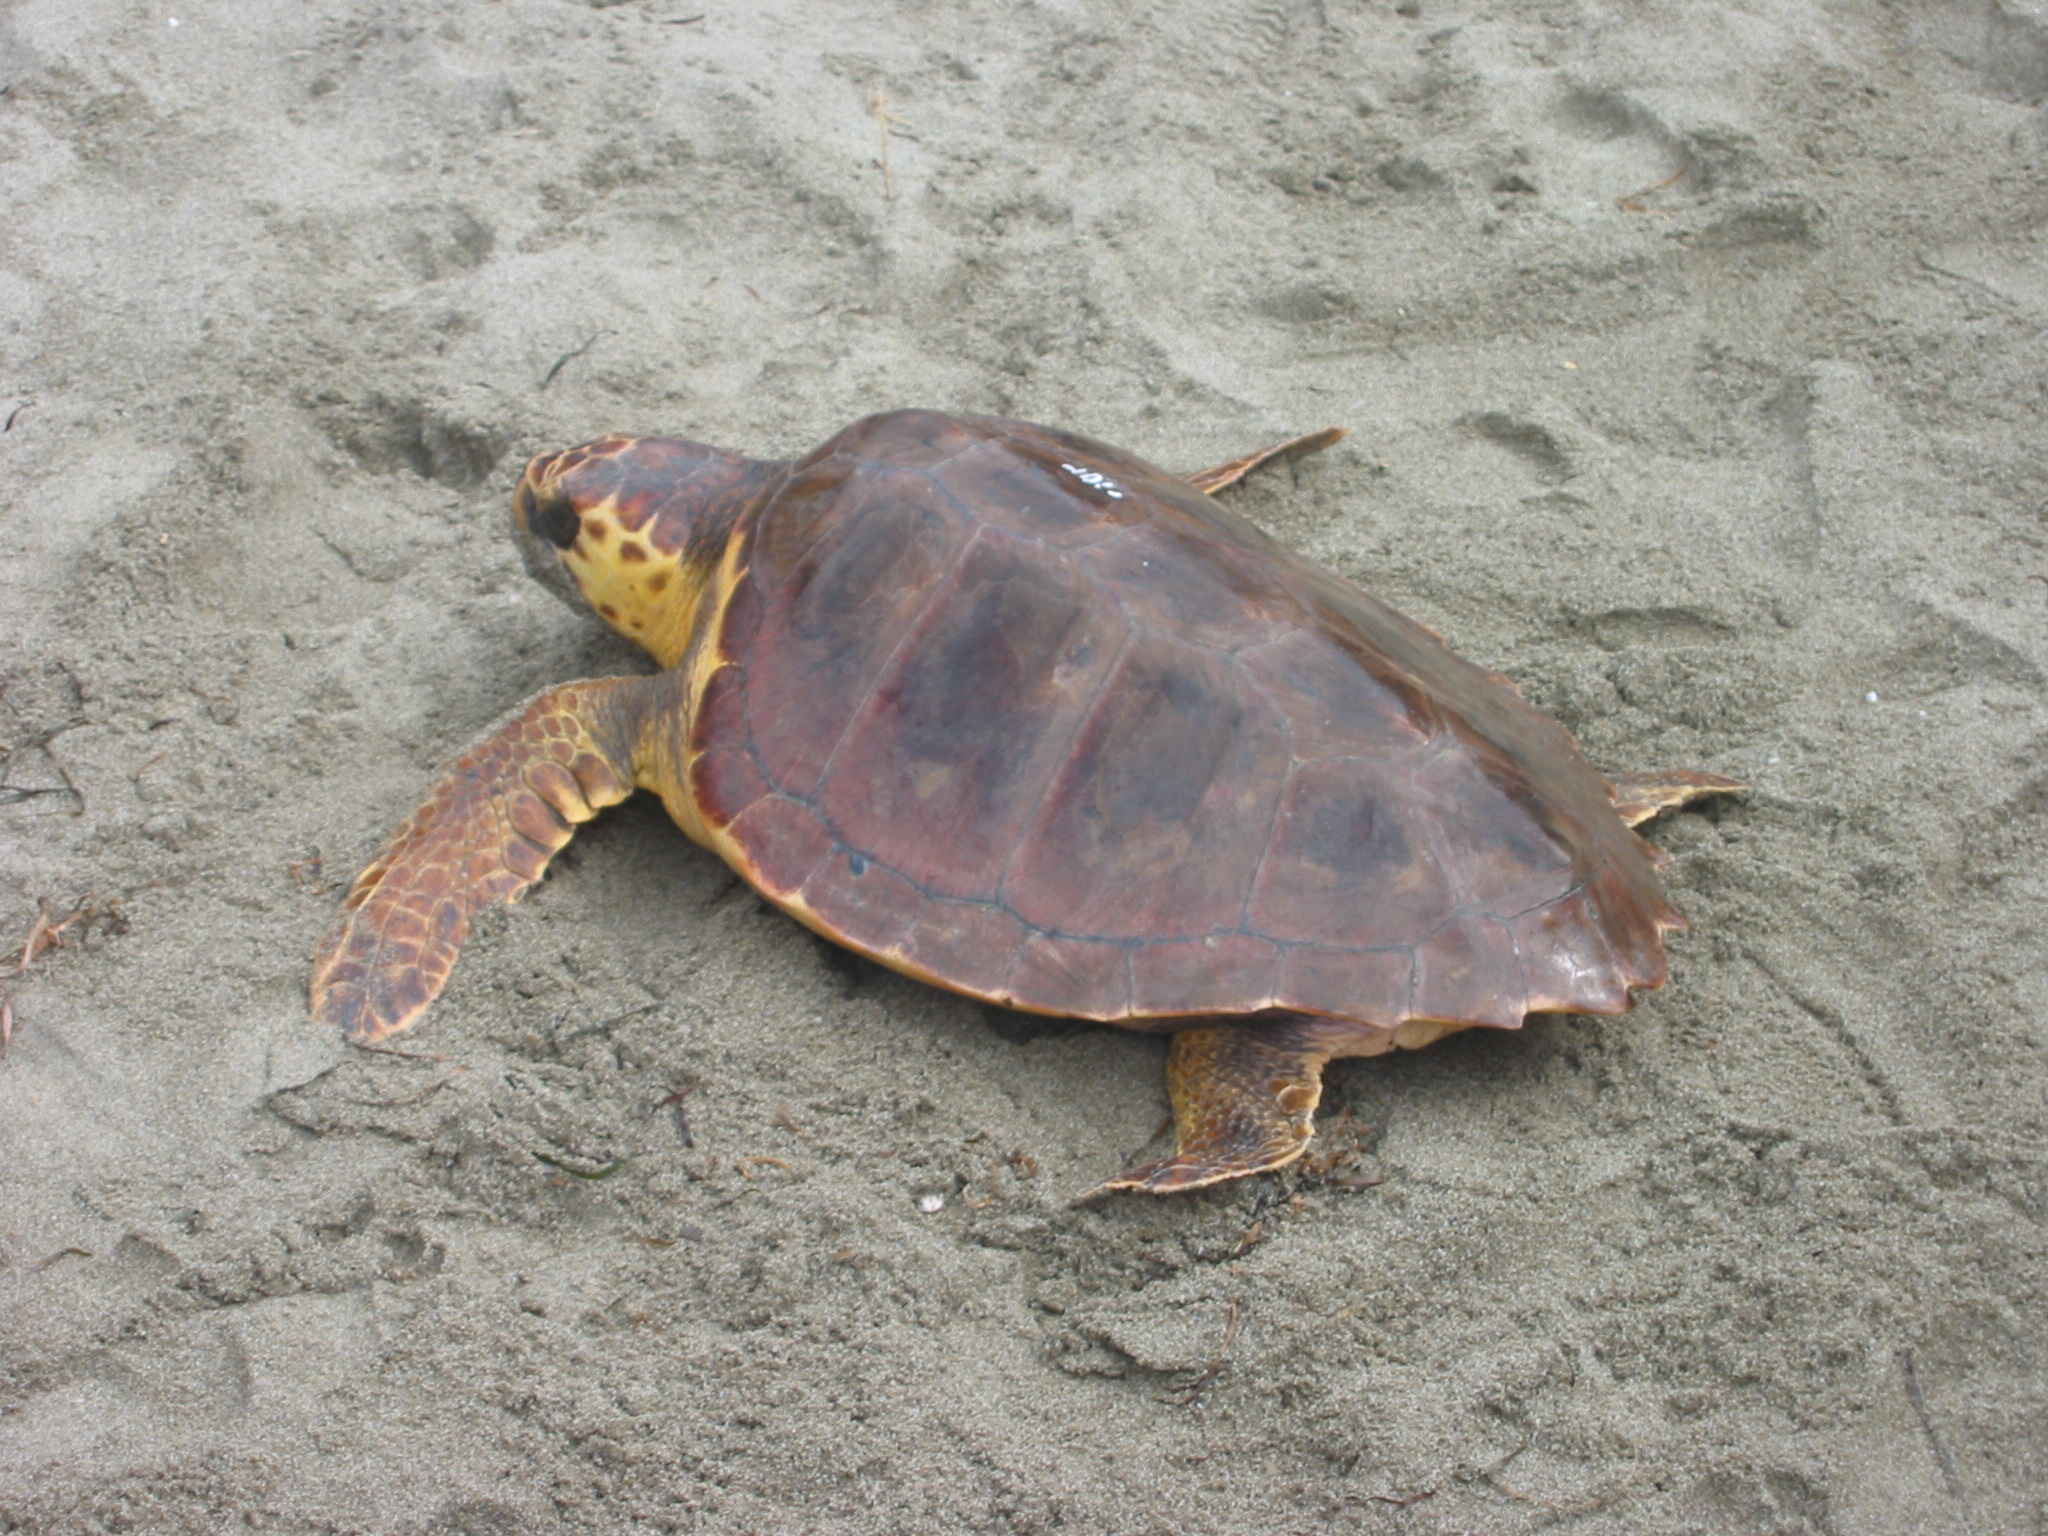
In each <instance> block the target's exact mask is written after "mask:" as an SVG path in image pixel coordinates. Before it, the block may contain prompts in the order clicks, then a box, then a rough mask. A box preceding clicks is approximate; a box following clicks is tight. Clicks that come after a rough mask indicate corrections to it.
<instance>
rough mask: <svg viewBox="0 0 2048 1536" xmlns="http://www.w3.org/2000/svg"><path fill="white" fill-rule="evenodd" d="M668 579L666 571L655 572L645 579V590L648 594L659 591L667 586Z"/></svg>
mask: <svg viewBox="0 0 2048 1536" xmlns="http://www.w3.org/2000/svg"><path fill="white" fill-rule="evenodd" d="M668 578H669V573H668V572H667V571H656V572H655V573H654V574H653V575H652V576H650V577H648V578H647V590H648V591H650V592H659V591H661V589H662V588H664V587H666V586H667V585H668Z"/></svg>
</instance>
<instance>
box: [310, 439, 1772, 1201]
mask: <svg viewBox="0 0 2048 1536" xmlns="http://www.w3.org/2000/svg"><path fill="white" fill-rule="evenodd" d="M1339 435H1341V434H1340V433H1338V432H1337V431H1335V430H1332V431H1328V432H1323V433H1317V434H1314V435H1313V436H1310V437H1306V438H1300V439H1297V440H1295V441H1294V442H1292V443H1288V444H1284V445H1282V446H1281V447H1279V448H1274V449H1268V450H1266V451H1264V452H1262V453H1255V454H1248V455H1246V456H1245V457H1244V458H1242V459H1236V460H1233V461H1231V462H1230V463H1228V464H1223V465H1219V466H1217V467H1216V468H1214V469H1211V470H1206V471H1203V472H1202V473H1199V474H1195V475H1190V476H1187V477H1181V476H1178V475H1173V474H1169V473H1167V472H1165V471H1163V470H1159V469H1155V468H1153V467H1152V466H1151V465H1149V464H1147V463H1145V462H1144V461H1142V460H1140V459H1137V458H1135V457H1133V456H1132V455H1130V454H1128V453H1125V452H1123V451H1121V450H1119V449H1116V448H1111V447H1108V446H1106V445H1104V444H1102V443H1097V442H1092V441H1090V440H1089V439H1087V438H1084V437H1078V436H1075V435H1073V434H1071V433H1067V432H1061V431H1056V430H1053V429H1051V428H1047V427H1040V426H1033V425H1030V424H1028V423H1025V422H1018V421H1004V420H998V419H992V418H989V417H981V416H953V415H944V414H940V413H938V412H934V411H896V412H891V413H888V414H884V415H878V416H871V417H868V418H867V419H865V420H863V421H858V422H856V423H854V424H853V425H852V426H850V427H848V428H846V430H844V431H843V432H841V433H839V434H838V435H837V436H836V437H833V438H832V439H830V440H829V441H828V442H826V443H824V444H823V445H822V446H820V447H819V448H817V449H815V450H813V451H812V452H810V453H808V454H806V455H805V456H804V457H802V458H800V459H797V460H795V461H794V462H767V461H762V460H755V459H748V458H743V457H740V456H739V455H736V454H731V453H725V452H722V451H720V450H718V449H715V448H709V447H705V446H703V445H702V444H698V443H690V442H683V441H679V440H676V439H670V438H658V437H605V438H600V439H598V440H597V441H596V442H593V443H589V444H587V445H585V446H583V447H580V448H572V449H569V450H568V451H566V452H563V453H557V454H551V455H544V456H542V457H540V458H536V459H535V460H533V462H532V463H531V464H529V465H528V466H527V470H526V474H525V477H524V478H523V479H522V480H521V481H520V483H519V487H518V490H517V491H516V493H515V494H514V497H513V516H514V520H515V522H516V523H517V525H518V528H519V530H520V532H521V535H522V536H523V539H524V542H525V543H526V545H527V554H528V564H529V566H530V567H532V568H533V569H534V570H535V573H536V574H537V575H540V576H542V577H543V578H544V579H549V580H551V581H552V582H554V583H555V584H558V585H564V584H566V582H567V581H570V580H573V583H574V585H575V586H576V587H577V588H579V589H580V590H581V593H582V595H583V597H584V598H585V599H587V600H588V601H589V602H590V603H591V604H592V605H593V606H594V607H595V608H596V609H597V611H598V613H599V614H600V615H601V616H602V617H603V618H604V619H605V620H606V622H608V623H609V624H611V625H612V627H613V628H614V629H616V630H618V631H619V632H620V633H622V634H624V635H626V636H627V637H628V638H630V639H632V640H635V641H637V642H638V643H639V644H641V645H642V646H644V647H645V648H646V649H647V650H648V651H649V652H651V653H652V654H653V656H654V658H655V659H656V660H657V661H658V662H659V663H660V664H661V669H662V670H660V671H659V672H656V673H653V674H651V675H647V676H638V677H615V678H602V679H596V680H592V681H586V682H575V683H567V684H564V685H562V686H561V687H557V688H550V689H548V690H547V691H545V692H543V693H541V694H540V695H538V696H537V697H535V698H534V699H532V700H531V701H529V702H528V703H526V704H525V705H523V706H521V707H520V708H519V709H518V710H516V711H515V712H513V713H512V714H511V715H509V716H508V717H506V719H505V720H503V721H502V722H501V723H500V724H499V725H498V726H497V727H495V728H494V729H493V730H492V731H491V732H490V734H489V735H487V736H486V737H485V738H484V739H483V740H482V741H480V742H478V743H477V744H476V745H475V746H473V747H471V748H470V749H469V751H468V752H466V753H464V754H463V756H462V757H461V758H460V759H459V760H458V761H457V762H456V764H455V766H454V767H453V769H451V770H450V772H449V773H448V774H447V776H446V777H444V778H443V779H442V780H441V781H440V783H439V784H438V785H436V786H435V788H434V790H433V793H432V794H431V795H429V796H428V798H427V800H426V802H425V803H424V804H423V805H422V806H421V807H420V808H419V809H418V810H417V811H416V812H415V813H414V814H413V815H412V817H411V819H409V820H408V821H407V822H406V823H405V824H404V825H403V826H401V827H400V828H399V829H398V831H397V832H396V833H395V834H394V835H393V836H392V838H391V840H390V842H389V843H388V844H386V846H385V847H384V849H383V851H382V852H380V853H379V854H378V855H377V857H376V858H375V859H374V860H372V861H371V863H370V865H369V867H368V868H367V869H365V870H364V871H363V872H362V874H361V875H360V876H359V877H358V878H357V880H356V882H355V885H354V887H353V889H352V890H351V891H350V893H349V895H348V898H347V901H346V902H345V904H344V906H343V909H342V912H341V914H340V917H339V918H338V920H337V922H336V923H335V926H334V928H333V929H332V931H331V932H330V933H329V934H328V936H327V938H326V939H325V941H324V942H323V943H322V945H321V947H320V950H319V953H318V955H317V956H316V959H315V963H314V968H313V980H312V1006H313V1012H314V1014H315V1016H316V1017H318V1018H319V1019H321V1020H323V1021H325V1022H327V1023H329V1024H335V1025H339V1026H341V1028H342V1029H343V1030H345V1031H346V1032H347V1034H348V1036H349V1037H350V1038H351V1039H353V1040H356V1041H359V1042H369V1041H374V1040H377V1039H380V1038H382V1037H384V1036H386V1035H389V1034H391V1033H392V1032H394V1031H396V1030H400V1029H404V1028H406V1027H407V1026H408V1025H410V1024H411V1023H413V1021H414V1020H415V1019H417V1018H418V1017H419V1015H420V1013H421V1011H422V1010H424V1009H425V1008H426V1007H427V1005H428V1004H429V1003H430V1002H432V1001H433V999H434V997H435V996H436V995H437V994H438V993H439V992H440V990H441V987H442V984H443V983H444V982H445V981H446V980H447V977H448V973H449V969H450V967H452V966H453V964H454V963H455V956H456V952H457V950H458V949H460V947H461V945H462V942H463V940H464V938H465V937H466V936H467V934H468V932H469V926H470V920H471V918H472V916H473V915H474V914H475V913H476V912H477V911H478V910H479V909H480V908H482V907H484V906H486V905H488V904H489V903H491V902H494V901H499V900H511V899H513V898H515V897H516V896H518V895H519V893H520V892H522V891H523V890H525V889H526V887H528V886H530V885H531V884H533V883H534V882H535V881H536V880H538V879H539V878H540V876H541V872H542V870H543V869H544V868H545V867H546V865H547V862H548V859H549V858H550V856H551V855H553V854H554V853H555V852H556V851H557V850H558V849H560V848H561V847H562V845H563V844H564V843H566V842H567V841H568V840H569V837H570V835H571V833H572V831H573V830H574V828H575V826H576V824H577V823H579V822H583V821H587V820H588V819H589V818H590V817H592V816H594V815H595V814H596V813H597V812H598V811H599V810H600V809H602V808H603V807H605V806H608V805H612V804H614V803H616V802H618V801H620V800H623V799H624V798H625V797H626V796H627V795H629V794H631V793H632V792H633V791H634V790H635V789H636V788H642V789H651V790H653V791H654V792H655V793H657V794H659V795H660V796H661V798H662V803H663V804H664V805H666V806H667V808H668V811H669V814H670V815H671V816H672V817H674V819H675V821H676V822H677V824H678V825H679V826H681V827H682V829H683V831H684V832H686V833H688V834H689V835H690V836H691V837H692V838H694V839H695V840H696V841H697V842H699V843H701V844H703V845H704V846H705V847H707V848H710V849H712V850H713V851H715V852H716V853H718V854H719V855H720V856H721V857H722V858H724V859H725V860H726V862H727V863H729V864H730V865H731V866H732V867H733V869H734V870H736V871H737V872H738V873H739V874H740V875H741V876H743V877H744V878H745V879H746V880H747V881H748V882H749V883H750V884H751V885H752V886H753V887H754V888H755V889H756V890H758V891H759V892H760V893H761V894H762V895H763V896H765V897H766V898H767V899H768V900H770V901H771V902H773V903H775V905H777V906H778V907H780V908H782V910H783V911H785V912H787V913H788V914H789V915H790V916H792V917H794V918H795V919H797V921H799V922H801V923H804V924H805V925H807V926H808V927H810V928H812V929H814V930H816V931H817V932H818V933H821V934H823V935H825V936H826V937H827V938H830V939H833V940H836V941H837V942H838V943H841V944H844V945H846V946H847V947H848V948H850V949H853V950H856V951H858V952H859V953H861V954H863V955H867V956H869V957H870V958H872V959H874V960H878V961H880V962H881V963H882V964H884V965H888V966H893V967H894V968H895V969H897V970H899V971H902V972H904V973H905V974H907V975H910V976H915V977H917V978H919V979H921V980H924V981H928V982H932V983H934V984H936V985H939V986H942V987H949V988H951V989H952V990H954V991H956V992H961V993H965V994H966V995H968V996H970V997H975V998H980V999H982V1000H984V1001H986V1002H990V1003H997V1004H1001V1005H1002V1006H1004V1007H1008V1008H1018V1009H1025V1010H1029V1011H1032V1012H1036V1013H1044V1014H1056V1015H1065V1016H1069V1017H1073V1018H1077V1019H1088V1020H1095V1021H1098V1022H1100V1023H1104V1024H1118V1025H1122V1026H1124V1027H1126V1028H1131V1029H1141V1030H1150V1031H1157V1032H1164V1033H1170V1034H1171V1035H1172V1037H1173V1038H1172V1045H1171V1048H1170V1050H1169V1053H1168V1057H1167V1079H1168V1086H1169V1093H1170V1097H1171V1099H1172V1103H1173V1112H1174V1121H1175V1137H1174V1148H1173V1152H1172V1155H1171V1156H1169V1157H1166V1158H1164V1159H1163V1160H1161V1161H1158V1162H1156V1163H1153V1164H1151V1165H1150V1166H1147V1167H1142V1168H1136V1169H1132V1170H1129V1171H1127V1172H1125V1173H1123V1174H1121V1175H1119V1176H1118V1177H1116V1178H1113V1179H1111V1180H1109V1181H1108V1182H1107V1183H1106V1184H1104V1185H1102V1186H1101V1189H1103V1190H1111V1189H1131V1190H1147V1191H1152V1192H1155V1193H1164V1192H1168V1191H1173V1190H1182V1189H1194V1188H1198V1187H1200V1186H1202V1185H1205V1184H1212V1183H1215V1182H1217V1181H1218V1180H1222V1179H1230V1178H1237V1177H1240V1176H1243V1175H1246V1174H1252V1173H1258V1172H1262V1171H1264V1170H1267V1169H1272V1168H1278V1167H1280V1166H1282V1165H1283V1164H1285V1163H1288V1162H1291V1161H1292V1160H1293V1159H1295V1158H1297V1157H1299V1156H1300V1155H1301V1154H1302V1153H1303V1151H1305V1150H1306V1148H1307V1146H1308V1144H1309V1140H1310V1137H1311V1136H1312V1134H1313V1128H1312V1116H1313V1114H1314V1111H1315V1107H1316V1103H1317V1101H1318V1099H1319V1097H1320V1096H1321V1092H1322V1070H1323V1067H1324V1064H1325V1063H1326V1062H1328V1061H1329V1060H1330V1059H1331V1058H1333V1057H1338V1056H1370V1055H1376V1054H1379V1053H1381V1052H1384V1051H1387V1050H1391V1049H1392V1048H1393V1047H1395V1046H1397V1045H1399V1046H1421V1045H1426V1044H1428V1043H1429V1042H1430V1041H1433V1040H1436V1039H1438V1038H1439V1037H1441V1036H1443V1035H1445V1034H1448V1033H1450V1032H1451V1031H1453V1030H1460V1029H1467V1028H1470V1027H1472V1026H1474V1025H1488V1026H1491V1027H1493V1028H1496V1029H1514V1028H1517V1027H1519V1026H1520V1024H1521V1022H1522V1020H1523V1018H1524V1016H1525V1015H1527V1014H1530V1013H1534V1012H1551V1011H1558V1012H1575V1013H1619V1012H1621V1011H1623V1010H1624V1009H1626V1008H1627V1007H1628V1006H1629V1004H1630V1001H1631V989H1634V988H1649V987H1656V986H1660V985H1662V983H1663V981H1664V976H1665V960H1664V943H1663V936H1664V934H1665V933H1666V932H1668V931H1670V930H1673V929H1679V928H1683V927H1684V926H1685V923H1684V919H1683V918H1681V917H1680V916H1679V914H1678V912H1677V911H1676V910H1675V909H1674V908H1673V907H1672V906H1671V904H1670V903H1669V902H1668V901H1667V900H1666V899H1665V897H1664V894H1663V891H1662V890H1661V889H1660V887H1659V885H1658V881H1657V875H1656V870H1657V867H1658V865H1659V864H1660V863H1661V862H1662V855H1661V854H1659V853H1658V851H1657V850H1655V849H1653V848H1652V847H1651V846H1650V845H1649V844H1647V843H1645V842H1643V841H1642V840H1641V839H1640V838H1638V837H1637V836H1636V834H1635V833H1634V832H1632V831H1631V830H1630V827H1631V826H1633V825H1635V824H1637V823H1640V822H1642V821H1644V820H1646V819H1648V818H1649V817H1650V816H1653V815H1655V814H1656V813H1657V812H1658V811H1659V810H1661V809H1664V808H1666V807H1669V806H1675V805H1680V804H1683V803H1685V802H1686V801H1688V800H1691V799H1694V798H1696V797H1698V796H1701V795H1706V794H1715V793H1720V792H1724V791H1729V790H1735V789H1739V788H1741V786H1740V785H1738V784H1735V783H1734V782H1732V781H1731V780H1728V779H1723V778H1719V777H1717V776H1714V775H1711V774H1705V773H1695V772H1688V771H1677V772H1663V773H1648V774H1630V775H1624V776H1622V777H1620V778H1618V779H1615V780H1614V781H1612V782H1611V783H1610V782H1609V781H1608V780H1607V779H1604V778H1602V777H1601V776H1600V774H1598V773H1597V772H1595V771H1594V770H1593V769H1592V768H1591V767H1589V766H1588V765H1587V764H1586V762H1585V760H1584V759H1583V758H1582V757H1581V756H1580V755H1579V752H1578V749H1577V747H1576V745H1575V744H1574V743H1573V741H1572V739H1571V737H1570V736H1569V735H1568V734H1567V733H1566V732H1565V730H1564V728H1563V727H1562V726H1560V725H1558V724H1557V723H1556V722H1555V721H1554V720H1552V719H1550V718H1549V717H1548V716H1546V715H1544V714H1542V713H1540V712H1538V711H1537V710H1536V709H1534V708H1532V707H1531V706H1530V705H1528V704H1527V703H1525V702H1524V701H1523V700H1522V697H1521V695H1520V694H1519V693H1518V692H1517V691H1516V690H1515V687H1514V685H1513V684H1512V683H1510V682H1509V681H1508V680H1507V679H1505V678H1503V677H1501V676H1499V675H1498V674H1496V673H1493V672H1489V671H1486V670H1484V669H1483V668H1480V667H1477V666H1474V665H1472V664H1471V663H1470V662H1467V661H1464V660H1462V659H1460V658H1459V657H1458V656H1456V655H1454V654H1452V652H1451V651H1450V649H1449V648H1448V647H1447V646H1445V644H1444V643H1443V641H1442V640H1441V639H1439V638H1438V637H1437V635H1435V634H1434V633H1433V632H1432V631H1430V630H1428V629H1425V628H1423V627H1422V626H1421V625H1419V624H1417V623H1415V622H1413V621H1412V620H1409V619H1407V618H1404V617H1402V616H1401V615H1400V614H1398V613H1396V612H1394V611H1393V610H1392V609H1390V608H1388V607H1387V606H1386V605H1385V604H1383V603H1380V602H1378V601H1377V600H1375V599H1374V598H1372V597H1370V596H1369V595H1367V594H1366V593H1365V592H1363V591H1361V590H1360V589H1359V588H1357V587H1355V586H1353V585H1352V584H1351V583H1349V582H1347V581H1344V580H1342V579H1341V578H1339V577H1337V576H1334V575H1332V574H1331V573H1329V572H1327V571H1324V570H1322V569H1319V568H1318V567H1316V566H1314V565H1312V564H1310V563H1309V562H1307V561H1305V560H1303V559H1301V558H1300V557H1298V556H1296V555H1293V554H1290V553H1289V552H1287V551H1286V550H1285V549H1283V548H1282V547H1281V546H1280V545H1278V544H1277V543H1275V542H1274V541H1273V540H1272V539H1270V538H1268V537H1267V536H1266V535H1265V534H1263V533H1261V532H1260V531H1259V530H1258V529H1256V528H1255V527H1253V526H1252V525H1251V524H1250V523H1248V522H1246V521H1245V520H1244V519H1243V518H1240V517H1238V516H1235V515H1234V514H1232V513H1231V512H1230V511H1228V510H1227V509H1226V508H1224V507H1223V506H1221V505H1220V504H1218V503H1217V502H1215V501H1213V500H1212V499H1211V494H1212V493H1214V492H1216V491H1219V490H1221V489H1223V488H1224V487H1225V486H1227V485H1230V484H1232V483H1233V482H1235V481H1236V480H1238V479H1240V478H1242V476H1243V475H1245V474H1246V473H1247V472H1248V471H1250V470H1251V469H1253V468H1255V467H1256V466H1257V465H1259V464H1261V463H1264V462H1266V461H1267V460H1269V459H1272V458H1274V457H1276V456H1278V455H1281V454H1285V453H1298V452H1306V451H1312V450H1314V449H1318V448H1321V447H1324V446H1326V445H1327V444H1328V443H1330V442H1332V441H1334V440H1335V439H1336V438H1337V437H1338V436H1339Z"/></svg>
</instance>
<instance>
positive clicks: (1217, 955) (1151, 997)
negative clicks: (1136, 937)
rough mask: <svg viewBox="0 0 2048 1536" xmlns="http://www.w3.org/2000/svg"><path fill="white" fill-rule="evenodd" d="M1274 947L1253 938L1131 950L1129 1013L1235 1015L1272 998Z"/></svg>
mask: <svg viewBox="0 0 2048 1536" xmlns="http://www.w3.org/2000/svg"><path fill="white" fill-rule="evenodd" d="M1280 955H1281V951H1280V946H1279V945H1277V944H1275V943H1274V942H1273V941H1272V940H1271V939H1269V938H1266V937H1264V936H1263V935H1260V934H1255V933H1222V934H1211V935H1209V936H1208V937H1206V938H1200V939H1170V940H1166V941H1164V942H1161V943H1157V944H1139V945H1136V946H1134V947H1133V948H1132V950H1131V1012H1132V1013H1133V1014H1135V1015H1138V1016H1139V1017H1147V1016H1162V1015H1163V1016H1168V1017H1170V1016H1172V1015H1174V1014H1179V1013H1210V1012H1217V1013H1236V1012H1240V1011H1242V1010H1243V1009H1244V1008H1245V1005H1246V1003H1247V1002H1251V1001H1256V1000H1257V999H1259V998H1267V997H1272V996H1273V995H1274V992H1275V990H1276V988H1277V987H1278V985H1279V981H1280Z"/></svg>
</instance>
